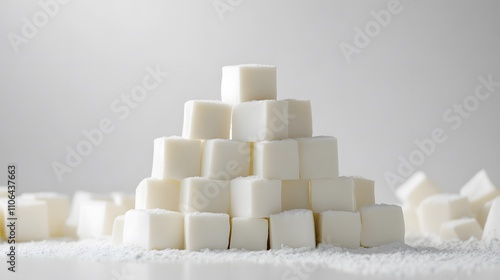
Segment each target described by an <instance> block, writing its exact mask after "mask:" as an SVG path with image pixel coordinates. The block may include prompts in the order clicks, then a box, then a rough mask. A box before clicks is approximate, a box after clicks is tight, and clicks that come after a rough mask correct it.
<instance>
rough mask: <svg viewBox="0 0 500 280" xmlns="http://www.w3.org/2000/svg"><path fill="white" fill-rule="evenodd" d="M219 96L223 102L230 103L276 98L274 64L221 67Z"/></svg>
mask: <svg viewBox="0 0 500 280" xmlns="http://www.w3.org/2000/svg"><path fill="white" fill-rule="evenodd" d="M221 97H222V101H223V102H227V103H232V104H237V103H241V102H247V101H252V100H265V99H276V97H277V93H276V66H271V65H257V64H245V65H233V66H224V67H222V83H221Z"/></svg>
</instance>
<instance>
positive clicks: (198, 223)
mask: <svg viewBox="0 0 500 280" xmlns="http://www.w3.org/2000/svg"><path fill="white" fill-rule="evenodd" d="M184 232H185V242H186V250H189V251H198V250H201V249H212V250H226V249H227V248H228V245H229V232H230V225H229V215H228V214H221V213H218V214H217V213H190V214H186V216H185V225H184Z"/></svg>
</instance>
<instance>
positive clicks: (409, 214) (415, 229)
mask: <svg viewBox="0 0 500 280" xmlns="http://www.w3.org/2000/svg"><path fill="white" fill-rule="evenodd" d="M402 208H403V216H404V218H405V234H406V235H415V234H419V233H420V222H419V221H418V215H417V209H415V208H413V207H411V206H408V205H404V206H403V207H402Z"/></svg>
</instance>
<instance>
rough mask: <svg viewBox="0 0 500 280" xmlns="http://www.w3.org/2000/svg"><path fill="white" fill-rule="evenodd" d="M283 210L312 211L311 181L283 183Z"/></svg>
mask: <svg viewBox="0 0 500 280" xmlns="http://www.w3.org/2000/svg"><path fill="white" fill-rule="evenodd" d="M281 208H282V209H283V211H288V210H294V209H310V206H309V180H289V181H282V186H281Z"/></svg>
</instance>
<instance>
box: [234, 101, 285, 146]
mask: <svg viewBox="0 0 500 280" xmlns="http://www.w3.org/2000/svg"><path fill="white" fill-rule="evenodd" d="M288 123H289V120H288V103H287V102H286V101H276V100H262V101H252V102H245V103H240V104H238V105H235V106H234V107H233V115H232V127H231V139H233V140H237V141H242V142H260V141H273V140H282V139H287V138H288Z"/></svg>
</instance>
